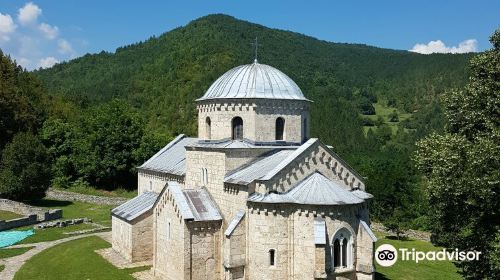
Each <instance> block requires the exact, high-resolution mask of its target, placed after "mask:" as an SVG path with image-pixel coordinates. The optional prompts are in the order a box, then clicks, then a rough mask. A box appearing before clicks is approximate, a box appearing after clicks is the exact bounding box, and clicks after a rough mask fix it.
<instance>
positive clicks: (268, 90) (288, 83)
mask: <svg viewBox="0 0 500 280" xmlns="http://www.w3.org/2000/svg"><path fill="white" fill-rule="evenodd" d="M219 98H264V99H290V100H307V99H306V98H305V97H304V94H303V93H302V91H301V90H300V88H299V86H297V84H296V83H295V82H294V81H293V80H292V79H290V77H288V76H287V75H285V74H284V73H283V72H281V71H280V70H278V69H276V68H274V67H271V66H269V65H265V64H260V63H258V62H254V63H252V64H247V65H241V66H238V67H235V68H233V69H231V70H229V71H227V72H226V73H224V74H223V75H222V76H220V77H219V78H218V79H217V80H216V81H215V82H214V83H213V84H212V85H211V86H210V88H209V89H208V90H207V92H206V93H205V95H203V97H201V98H200V99H198V100H208V99H219Z"/></svg>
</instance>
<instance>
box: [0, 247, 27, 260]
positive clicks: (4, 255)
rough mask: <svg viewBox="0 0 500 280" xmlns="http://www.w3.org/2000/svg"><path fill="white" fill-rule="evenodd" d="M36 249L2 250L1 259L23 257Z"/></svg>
mask: <svg viewBox="0 0 500 280" xmlns="http://www.w3.org/2000/svg"><path fill="white" fill-rule="evenodd" d="M33 248H35V247H24V248H9V249H0V259H6V258H12V257H15V256H19V255H22V254H24V253H26V252H28V251H29V250H31V249H33Z"/></svg>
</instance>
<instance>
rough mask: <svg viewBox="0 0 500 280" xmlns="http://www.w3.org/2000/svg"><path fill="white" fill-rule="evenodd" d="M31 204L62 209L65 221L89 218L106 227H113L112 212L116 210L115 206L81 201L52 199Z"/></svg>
mask: <svg viewBox="0 0 500 280" xmlns="http://www.w3.org/2000/svg"><path fill="white" fill-rule="evenodd" d="M30 204H31V205H33V206H38V207H43V208H51V209H55V208H58V209H61V210H63V219H74V218H85V217H87V218H90V219H92V221H93V222H96V223H98V224H102V225H105V226H110V225H111V214H110V213H111V212H110V211H111V209H113V208H114V206H111V205H98V204H92V203H86V202H80V201H60V200H52V199H42V200H38V201H32V202H31V203H30Z"/></svg>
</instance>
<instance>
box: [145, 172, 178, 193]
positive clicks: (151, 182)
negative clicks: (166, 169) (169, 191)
mask: <svg viewBox="0 0 500 280" xmlns="http://www.w3.org/2000/svg"><path fill="white" fill-rule="evenodd" d="M168 181H175V182H179V183H184V177H182V176H176V175H171V174H167V173H161V172H155V171H150V170H143V169H139V170H138V174H137V190H138V194H139V195H140V194H142V193H143V192H146V191H148V192H156V193H160V192H161V191H162V190H163V188H164V187H165V184H166V183H167V182H168Z"/></svg>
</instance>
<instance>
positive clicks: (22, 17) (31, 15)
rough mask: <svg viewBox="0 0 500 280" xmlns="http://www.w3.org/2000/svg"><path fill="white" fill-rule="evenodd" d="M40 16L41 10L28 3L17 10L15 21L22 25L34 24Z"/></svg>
mask: <svg viewBox="0 0 500 280" xmlns="http://www.w3.org/2000/svg"><path fill="white" fill-rule="evenodd" d="M41 14H42V9H40V8H39V7H38V6H37V5H35V4H33V2H29V3H27V4H26V5H24V7H22V8H20V9H19V14H18V15H17V20H19V22H20V23H21V24H23V25H26V24H30V23H33V22H36V20H37V19H38V16H39V15H41Z"/></svg>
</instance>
